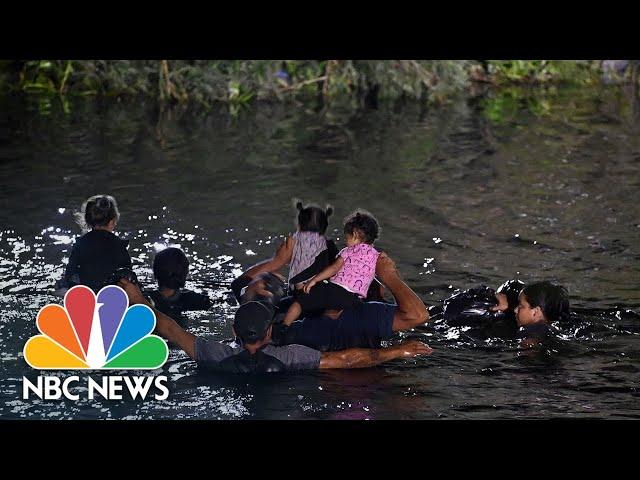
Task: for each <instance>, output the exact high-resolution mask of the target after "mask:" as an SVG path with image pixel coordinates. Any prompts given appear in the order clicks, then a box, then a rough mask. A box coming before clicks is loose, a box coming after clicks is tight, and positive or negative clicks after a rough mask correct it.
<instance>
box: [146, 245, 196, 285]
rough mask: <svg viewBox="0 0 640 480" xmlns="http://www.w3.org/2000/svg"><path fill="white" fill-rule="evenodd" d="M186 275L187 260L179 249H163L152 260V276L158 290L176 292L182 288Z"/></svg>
mask: <svg viewBox="0 0 640 480" xmlns="http://www.w3.org/2000/svg"><path fill="white" fill-rule="evenodd" d="M188 273H189V260H188V259H187V256H186V255H185V254H184V252H183V251H182V250H180V249H179V248H175V247H169V248H165V249H164V250H162V251H160V252H158V253H157V254H156V258H154V259H153V275H154V276H155V277H156V280H157V281H158V286H159V287H160V288H163V287H166V288H171V289H173V290H177V289H179V288H182V287H184V284H185V283H186V281H187V274H188Z"/></svg>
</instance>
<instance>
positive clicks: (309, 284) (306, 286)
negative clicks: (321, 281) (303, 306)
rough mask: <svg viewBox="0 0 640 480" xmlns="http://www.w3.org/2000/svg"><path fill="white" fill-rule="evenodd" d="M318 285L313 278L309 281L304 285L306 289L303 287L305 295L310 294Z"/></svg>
mask: <svg viewBox="0 0 640 480" xmlns="http://www.w3.org/2000/svg"><path fill="white" fill-rule="evenodd" d="M316 283H318V282H316V281H315V280H314V279H313V278H312V279H311V280H309V281H308V282H307V283H305V284H304V287H302V290H303V291H304V293H309V290H311V289H312V288H313V286H314V285H315V284H316Z"/></svg>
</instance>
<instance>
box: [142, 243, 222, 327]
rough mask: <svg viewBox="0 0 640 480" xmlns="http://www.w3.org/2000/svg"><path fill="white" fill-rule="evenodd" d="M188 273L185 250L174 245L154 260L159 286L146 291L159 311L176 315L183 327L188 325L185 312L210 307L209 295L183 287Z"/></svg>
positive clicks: (170, 315) (172, 316) (154, 273)
mask: <svg viewBox="0 0 640 480" xmlns="http://www.w3.org/2000/svg"><path fill="white" fill-rule="evenodd" d="M188 273H189V260H188V259H187V256H186V255H185V254H184V252H183V251H182V250H180V249H179V248H175V247H169V248H165V249H164V250H162V251H161V252H158V254H157V255H156V257H155V259H154V260H153V275H154V276H155V278H156V280H157V282H158V289H157V290H153V291H151V292H145V294H146V295H147V296H148V297H149V299H150V300H151V302H152V304H153V306H154V307H155V308H156V309H157V310H159V311H161V312H162V313H164V314H165V315H168V316H169V317H171V318H173V319H174V320H175V321H176V323H177V324H178V325H180V326H181V327H182V328H186V327H187V325H188V320H187V318H185V317H184V316H183V315H182V312H184V311H188V310H208V309H209V308H210V307H211V300H210V299H209V297H208V296H207V295H204V294H202V293H197V292H193V291H191V290H186V289H185V288H184V285H185V283H186V281H187V275H188Z"/></svg>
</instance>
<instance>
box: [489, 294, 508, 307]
mask: <svg viewBox="0 0 640 480" xmlns="http://www.w3.org/2000/svg"><path fill="white" fill-rule="evenodd" d="M496 298H497V299H498V305H495V306H493V307H491V308H489V310H491V311H492V312H506V311H507V309H508V308H509V302H508V301H507V296H506V295H505V294H504V293H496Z"/></svg>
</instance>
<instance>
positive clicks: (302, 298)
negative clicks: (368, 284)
mask: <svg viewBox="0 0 640 480" xmlns="http://www.w3.org/2000/svg"><path fill="white" fill-rule="evenodd" d="M296 301H297V302H298V303H299V304H300V307H302V311H303V312H305V313H306V312H312V311H317V310H324V309H333V310H344V309H345V308H351V307H354V306H356V305H358V304H359V303H361V300H360V297H359V296H358V294H356V293H352V292H349V291H348V290H345V289H344V288H342V287H341V286H340V285H337V284H335V283H331V282H327V283H325V282H320V283H316V284H315V285H314V286H313V288H312V289H311V290H309V293H302V294H300V295H298V296H297V297H296Z"/></svg>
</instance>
